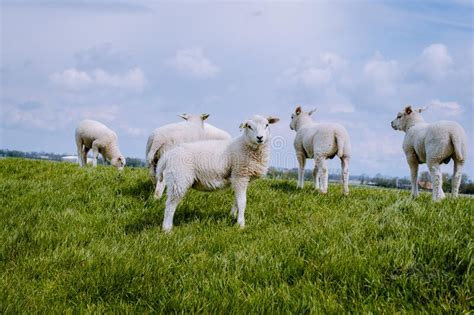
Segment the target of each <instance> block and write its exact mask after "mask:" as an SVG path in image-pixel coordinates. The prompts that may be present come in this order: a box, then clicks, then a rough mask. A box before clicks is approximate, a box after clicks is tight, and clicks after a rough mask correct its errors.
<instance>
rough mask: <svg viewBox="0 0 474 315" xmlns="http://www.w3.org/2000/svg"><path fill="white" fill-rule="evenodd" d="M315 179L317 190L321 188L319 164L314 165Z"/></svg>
mask: <svg viewBox="0 0 474 315" xmlns="http://www.w3.org/2000/svg"><path fill="white" fill-rule="evenodd" d="M313 181H314V188H315V189H316V190H319V176H318V166H317V165H314V169H313Z"/></svg>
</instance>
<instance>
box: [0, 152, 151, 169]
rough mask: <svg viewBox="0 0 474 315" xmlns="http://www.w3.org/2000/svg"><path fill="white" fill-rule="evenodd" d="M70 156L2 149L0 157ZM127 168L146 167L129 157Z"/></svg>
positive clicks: (49, 157) (49, 158) (34, 158)
mask: <svg viewBox="0 0 474 315" xmlns="http://www.w3.org/2000/svg"><path fill="white" fill-rule="evenodd" d="M69 155H70V154H67V153H63V154H57V153H50V152H23V151H17V150H6V149H0V157H17V158H25V159H33V160H50V161H63V160H62V158H63V157H64V156H69ZM100 159H101V156H100V155H99V160H100ZM102 163H104V164H106V165H109V164H110V163H109V162H108V161H105V162H104V161H102ZM127 166H129V167H145V161H144V160H142V159H138V158H130V157H127Z"/></svg>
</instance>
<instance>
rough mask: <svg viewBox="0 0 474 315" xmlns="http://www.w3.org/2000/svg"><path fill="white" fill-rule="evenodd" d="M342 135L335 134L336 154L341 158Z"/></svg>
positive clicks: (342, 152)
mask: <svg viewBox="0 0 474 315" xmlns="http://www.w3.org/2000/svg"><path fill="white" fill-rule="evenodd" d="M344 144H345V140H344V137H343V136H341V135H338V134H336V145H337V156H338V157H340V158H342V157H343V156H344Z"/></svg>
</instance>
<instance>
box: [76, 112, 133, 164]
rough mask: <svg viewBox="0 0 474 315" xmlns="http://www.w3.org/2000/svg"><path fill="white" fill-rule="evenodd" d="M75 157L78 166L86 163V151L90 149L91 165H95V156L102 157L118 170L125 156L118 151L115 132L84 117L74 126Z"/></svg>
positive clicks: (123, 162)
mask: <svg viewBox="0 0 474 315" xmlns="http://www.w3.org/2000/svg"><path fill="white" fill-rule="evenodd" d="M76 145H77V159H78V162H79V166H81V167H82V166H85V165H86V164H87V153H88V152H89V150H90V149H92V166H93V167H96V166H97V156H98V155H99V153H100V154H102V157H103V158H104V159H106V160H108V161H110V163H111V164H112V165H113V166H115V167H116V168H117V169H118V170H119V171H121V170H123V168H124V167H125V164H126V160H125V157H124V156H123V155H122V153H120V150H119V146H118V140H117V134H116V133H115V132H114V131H112V130H111V129H109V128H108V127H107V126H105V125H104V124H102V123H100V122H98V121H95V120H90V119H86V120H83V121H81V122H80V123H79V124H78V125H77V128H76Z"/></svg>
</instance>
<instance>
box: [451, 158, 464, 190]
mask: <svg viewBox="0 0 474 315" xmlns="http://www.w3.org/2000/svg"><path fill="white" fill-rule="evenodd" d="M463 164H464V163H463V162H459V161H456V160H454V171H453V179H452V186H453V187H452V190H451V192H452V194H453V197H457V196H458V194H459V186H460V185H461V178H462V167H463Z"/></svg>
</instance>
